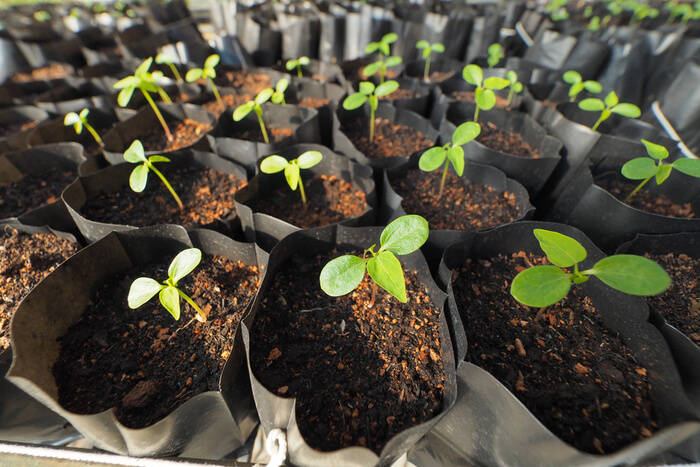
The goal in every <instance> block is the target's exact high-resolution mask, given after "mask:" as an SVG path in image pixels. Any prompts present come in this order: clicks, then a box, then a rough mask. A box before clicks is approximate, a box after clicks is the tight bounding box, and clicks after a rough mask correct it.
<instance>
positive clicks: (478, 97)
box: [474, 88, 496, 110]
mask: <svg viewBox="0 0 700 467" xmlns="http://www.w3.org/2000/svg"><path fill="white" fill-rule="evenodd" d="M474 100H475V101H476V105H478V106H479V108H481V109H482V110H489V109H492V108H493V106H494V105H496V95H495V94H494V93H493V91H492V90H490V89H483V88H477V89H476V93H475V95H474Z"/></svg>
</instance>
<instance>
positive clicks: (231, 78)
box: [200, 69, 272, 95]
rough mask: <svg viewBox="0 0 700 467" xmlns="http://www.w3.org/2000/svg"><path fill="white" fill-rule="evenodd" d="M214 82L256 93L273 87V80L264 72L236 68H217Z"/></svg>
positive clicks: (218, 84)
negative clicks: (250, 71) (251, 71)
mask: <svg viewBox="0 0 700 467" xmlns="http://www.w3.org/2000/svg"><path fill="white" fill-rule="evenodd" d="M200 83H201V84H205V85H206V84H207V83H206V82H205V81H204V80H202V81H200ZM214 83H215V84H216V85H217V86H223V87H229V88H236V89H238V90H241V91H245V92H250V93H252V94H254V95H255V94H258V93H259V92H260V91H262V90H263V89H266V88H271V87H272V80H271V79H270V77H269V76H268V75H266V74H264V73H248V72H246V71H243V70H234V69H223V70H216V78H214Z"/></svg>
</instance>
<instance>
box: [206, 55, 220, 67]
mask: <svg viewBox="0 0 700 467" xmlns="http://www.w3.org/2000/svg"><path fill="white" fill-rule="evenodd" d="M219 61H221V57H219V55H217V54H212V55H209V56H208V57H207V59H206V60H205V61H204V68H214V67H215V66H216V65H218V64H219Z"/></svg>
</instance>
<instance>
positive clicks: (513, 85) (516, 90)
mask: <svg viewBox="0 0 700 467" xmlns="http://www.w3.org/2000/svg"><path fill="white" fill-rule="evenodd" d="M506 79H507V80H508V83H510V84H509V86H510V90H509V91H508V101H507V102H506V105H507V106H508V108H510V106H511V104H512V103H513V96H514V95H515V94H520V93H521V92H523V83H521V82H520V81H518V74H517V73H516V72H514V71H513V70H508V72H507V73H506Z"/></svg>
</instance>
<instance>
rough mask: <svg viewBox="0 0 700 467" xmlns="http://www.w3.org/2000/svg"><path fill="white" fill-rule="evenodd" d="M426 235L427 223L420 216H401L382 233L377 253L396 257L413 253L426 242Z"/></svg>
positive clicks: (427, 231) (427, 230)
mask: <svg viewBox="0 0 700 467" xmlns="http://www.w3.org/2000/svg"><path fill="white" fill-rule="evenodd" d="M428 233H429V229H428V221H426V220H425V219H423V218H422V217H421V216H418V215H415V214H411V215H407V216H401V217H399V218H398V219H395V220H394V221H393V222H391V223H390V224H389V225H387V226H386V227H385V228H384V230H383V231H382V236H381V237H380V243H381V248H380V249H379V251H391V252H393V253H396V254H397V255H407V254H409V253H413V252H414V251H416V250H417V249H418V248H420V247H421V246H423V244H424V243H425V241H426V240H428Z"/></svg>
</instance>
